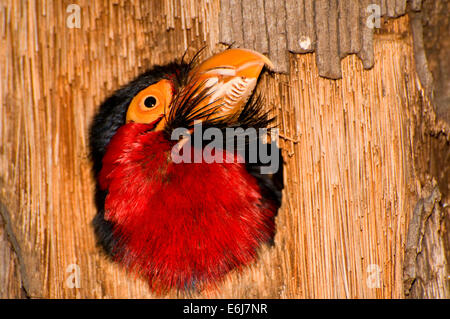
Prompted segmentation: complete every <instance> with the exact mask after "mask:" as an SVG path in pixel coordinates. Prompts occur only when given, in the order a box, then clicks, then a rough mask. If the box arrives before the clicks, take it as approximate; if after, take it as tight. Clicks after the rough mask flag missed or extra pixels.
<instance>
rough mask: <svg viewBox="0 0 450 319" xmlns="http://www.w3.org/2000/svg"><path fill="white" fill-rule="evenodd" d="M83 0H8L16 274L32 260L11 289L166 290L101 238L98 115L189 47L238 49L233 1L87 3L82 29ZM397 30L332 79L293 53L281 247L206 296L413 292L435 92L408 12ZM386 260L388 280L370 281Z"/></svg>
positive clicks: (5, 29) (4, 33)
mask: <svg viewBox="0 0 450 319" xmlns="http://www.w3.org/2000/svg"><path fill="white" fill-rule="evenodd" d="M70 3H71V2H70V1H18V0H2V1H1V2H0V14H1V16H0V78H1V80H0V101H1V106H0V116H1V120H0V140H1V143H2V144H1V149H0V200H1V202H2V203H3V205H4V207H5V209H2V217H3V220H4V222H6V223H8V225H9V226H8V227H9V228H8V227H6V228H5V229H6V230H8V229H9V231H10V232H11V234H13V235H14V237H15V238H16V242H17V246H18V247H12V248H14V249H12V248H11V246H8V245H7V244H5V243H7V241H6V240H4V239H2V240H0V245H2V247H0V249H1V251H0V256H2V258H3V260H0V265H2V266H0V269H4V268H2V267H5V266H4V265H13V266H11V267H17V269H20V270H21V271H20V274H17V276H14V275H11V276H10V275H8V276H9V277H8V278H9V282H8V285H10V286H11V287H15V288H11V292H10V293H9V295H8V294H7V295H6V296H10V297H11V296H14V295H15V296H16V297H20V296H19V295H18V294H19V290H18V289H17V287H19V286H20V285H18V284H17V282H21V284H22V285H23V288H24V290H25V293H26V294H27V295H28V296H30V297H34V298H48V297H50V298H55V297H63V298H64V297H71V298H86V297H89V298H117V297H130V298H137V297H144V298H149V297H154V296H153V295H152V294H151V293H150V292H149V290H148V288H147V285H146V283H145V282H143V281H141V280H139V279H135V278H133V277H130V276H128V275H127V274H126V273H125V272H124V271H123V270H122V269H120V267H119V266H117V265H115V264H112V263H110V262H109V261H108V260H107V259H106V258H105V257H104V256H103V255H102V254H101V253H100V251H99V249H98V248H97V247H96V246H95V240H94V236H93V231H92V228H91V226H90V222H91V219H92V217H93V216H94V214H95V210H94V204H93V190H94V187H93V185H94V184H93V179H92V176H91V172H90V166H91V165H90V161H89V158H88V150H87V130H88V125H89V123H90V120H91V118H92V116H93V114H94V112H95V110H96V108H97V106H98V105H99V103H100V102H101V101H102V100H103V99H104V98H105V97H106V96H107V95H108V94H110V93H111V92H113V91H114V90H115V89H117V88H118V87H119V86H120V85H122V84H125V83H127V82H128V81H129V80H130V79H132V78H133V77H134V76H136V75H137V74H138V73H139V72H141V71H143V70H144V69H145V68H146V67H148V66H150V65H152V64H154V63H164V62H168V61H170V60H172V59H173V58H176V57H180V56H181V55H182V54H183V52H184V51H185V49H186V48H187V47H189V49H188V54H189V55H192V54H193V53H194V52H195V51H196V50H198V48H200V47H201V46H203V45H207V49H206V50H205V55H209V54H210V53H211V52H214V51H218V50H220V49H221V48H223V47H222V46H220V45H219V44H218V37H219V31H218V29H219V27H218V25H219V24H218V14H219V13H218V12H219V7H220V5H219V3H218V1H216V0H214V1H206V0H205V1H200V2H198V3H195V5H194V2H190V3H188V2H184V1H183V2H181V3H182V4H183V5H181V6H180V5H178V6H176V5H174V3H175V2H172V1H164V2H161V4H160V2H157V1H155V2H145V1H125V2H119V1H92V2H90V1H87V0H86V1H78V2H77V3H78V4H79V5H80V7H81V10H82V11H81V12H82V22H81V29H69V28H67V27H66V24H65V23H66V22H65V19H66V17H67V15H68V14H67V13H66V7H67V5H69V4H70ZM150 3H151V4H150ZM383 28H384V29H383V30H382V32H379V34H376V35H375V37H374V56H375V66H374V68H373V69H372V70H369V71H367V70H364V68H363V65H362V63H361V61H360V60H359V59H358V58H357V57H355V56H349V57H347V58H345V59H344V60H343V61H342V64H341V66H342V75H343V78H342V80H327V79H324V78H320V77H319V76H318V70H317V67H316V62H315V61H316V59H315V56H314V54H306V55H291V56H290V60H291V61H290V62H291V63H290V65H291V68H290V71H289V74H287V75H273V76H270V75H267V76H265V77H264V78H263V80H262V81H261V88H260V89H261V91H262V92H264V94H265V96H266V99H267V102H268V105H270V106H272V107H274V108H275V110H276V111H275V112H276V113H277V115H278V116H279V127H280V132H281V135H282V136H283V138H282V139H281V141H280V143H281V145H282V146H283V148H284V157H285V158H286V160H287V164H286V167H285V182H286V188H285V190H284V201H283V209H282V210H281V211H280V213H279V215H278V217H277V236H276V242H275V245H274V247H272V248H267V247H266V248H264V249H263V250H262V251H261V256H260V258H259V261H258V263H256V264H255V265H254V266H252V267H250V268H248V269H245V270H244V271H243V272H242V273H236V274H231V275H230V276H228V277H227V278H226V279H225V282H224V283H223V284H221V285H219V287H218V288H217V289H215V290H211V291H205V292H203V293H201V294H199V295H195V296H193V297H219V298H229V297H234V298H249V297H256V298H260V297H272V298H279V297H281V298H285V297H288V298H306V297H339V298H364V297H374V298H389V297H402V296H403V292H402V289H403V288H402V278H401V274H402V271H401V270H402V258H403V250H404V246H405V240H406V227H407V224H408V220H409V217H410V214H411V212H412V208H413V207H414V203H415V201H416V195H415V194H416V193H417V192H418V189H419V188H420V183H419V181H418V177H417V176H416V175H415V162H414V157H413V156H412V153H413V151H414V149H415V147H416V145H415V143H416V139H415V136H414V134H415V133H414V132H415V131H414V127H415V126H416V125H417V113H418V112H422V109H421V105H422V104H421V103H419V100H420V98H422V94H421V90H420V88H419V85H418V81H417V76H416V73H415V69H414V61H413V55H412V44H411V34H410V32H409V26H408V17H402V18H400V19H397V20H393V21H391V22H389V24H388V25H385V26H384V27H383ZM4 231H5V230H3V231H2V232H4ZM2 234H3V233H0V237H1V236H4V235H2ZM2 238H4V237H2ZM8 249H9V250H10V251H9V252H7V253H4V252H3V250H8ZM13 251H15V252H16V255H17V256H15V254H14V253H13ZM4 256H6V257H4ZM71 264H77V265H79V267H80V270H81V278H80V279H81V281H80V284H81V287H80V288H68V287H67V285H66V279H67V277H68V276H69V275H70V274H69V273H67V272H66V269H67V267H68V266H69V265H71ZM372 264H375V265H377V266H378V267H379V270H380V288H371V287H370V285H368V282H369V281H370V278H369V275H370V273H368V272H367V271H368V267H369V265H372ZM8 267H9V266H8ZM8 269H9V268H8ZM372 274H373V273H372ZM2 276H4V275H2ZM2 278H4V277H1V276H0V279H2ZM368 280H369V281H368ZM0 284H3V283H0ZM375 284H376V283H375ZM0 291H1V290H0ZM167 297H185V295H184V294H182V293H176V292H172V293H170V294H169V295H167Z"/></svg>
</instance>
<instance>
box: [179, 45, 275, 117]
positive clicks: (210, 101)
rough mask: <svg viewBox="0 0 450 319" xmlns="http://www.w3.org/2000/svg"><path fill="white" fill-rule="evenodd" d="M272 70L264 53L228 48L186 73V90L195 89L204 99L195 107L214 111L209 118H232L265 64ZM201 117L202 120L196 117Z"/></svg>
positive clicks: (236, 113)
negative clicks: (187, 75)
mask: <svg viewBox="0 0 450 319" xmlns="http://www.w3.org/2000/svg"><path fill="white" fill-rule="evenodd" d="M265 65H266V66H267V67H268V68H269V69H273V64H272V62H271V61H270V60H269V59H268V58H267V57H265V56H264V55H262V54H260V53H258V52H255V51H252V50H247V49H228V50H226V51H223V52H221V53H219V54H216V55H214V56H212V57H211V58H209V59H207V60H206V61H204V62H203V63H201V64H200V65H199V66H197V67H196V68H194V69H193V70H192V71H191V72H190V74H189V80H188V85H187V87H186V90H187V93H189V92H192V91H191V90H195V89H198V90H199V91H204V93H206V96H207V97H206V98H205V99H204V100H202V102H201V103H200V104H199V105H198V106H197V107H196V110H197V109H200V108H205V107H206V108H208V109H210V110H212V111H213V112H214V114H211V115H209V116H208V119H214V118H219V117H220V118H235V117H238V116H239V114H240V113H241V111H242V109H243V107H244V105H245V103H246V102H247V100H248V99H249V97H250V95H251V94H252V93H253V90H254V89H255V86H256V83H257V80H258V77H259V75H260V73H261V71H262V69H263V67H264V66H265ZM199 120H201V119H199Z"/></svg>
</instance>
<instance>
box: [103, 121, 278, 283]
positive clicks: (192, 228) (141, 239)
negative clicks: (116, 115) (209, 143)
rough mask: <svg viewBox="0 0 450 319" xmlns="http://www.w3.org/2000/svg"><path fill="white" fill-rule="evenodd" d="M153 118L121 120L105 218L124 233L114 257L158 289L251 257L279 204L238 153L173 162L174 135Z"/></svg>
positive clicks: (197, 279)
mask: <svg viewBox="0 0 450 319" xmlns="http://www.w3.org/2000/svg"><path fill="white" fill-rule="evenodd" d="M153 126H154V125H152V124H138V123H128V124H126V125H124V126H122V127H121V128H119V130H118V131H117V133H116V134H115V135H114V136H113V138H112V139H111V142H110V143H109V145H108V147H107V150H106V154H105V156H104V158H103V167H102V169H101V171H100V174H99V183H100V187H101V188H102V189H104V190H108V195H107V197H106V201H105V219H106V220H108V221H110V222H112V223H113V224H114V225H115V226H114V230H113V232H114V235H115V236H114V237H115V238H119V239H120V242H119V243H118V245H116V247H115V251H114V258H115V259H116V260H118V261H120V262H121V263H122V264H124V265H125V266H126V267H127V268H128V269H129V270H131V271H134V272H137V273H139V274H141V275H144V276H145V277H147V278H148V279H149V282H150V284H151V286H152V287H153V288H154V289H161V288H170V287H178V288H188V287H197V286H198V284H200V283H202V282H203V283H208V282H213V281H215V280H217V279H218V278H220V277H222V276H223V275H224V274H226V273H227V272H228V271H230V270H231V269H234V268H236V267H237V268H239V267H240V266H242V265H245V264H248V263H249V262H251V261H253V260H254V258H255V257H256V253H257V249H258V247H259V246H260V243H261V242H266V241H268V240H270V239H271V238H272V236H273V234H274V222H273V218H274V215H275V214H276V211H277V207H275V205H274V204H272V202H271V201H264V200H261V190H260V188H259V186H258V183H257V181H256V179H255V178H254V177H253V176H252V175H250V174H249V173H248V172H247V170H246V169H245V164H242V163H238V162H237V160H236V158H234V160H233V161H232V162H224V163H211V164H207V163H180V164H175V163H173V162H172V161H171V149H172V147H173V145H174V144H175V143H176V142H175V141H170V140H168V139H167V138H166V137H165V135H164V133H163V132H162V131H151V129H152V128H153ZM195 151H197V150H194V149H193V152H195ZM200 151H201V150H200ZM221 185H223V187H221Z"/></svg>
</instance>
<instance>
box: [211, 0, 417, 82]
mask: <svg viewBox="0 0 450 319" xmlns="http://www.w3.org/2000/svg"><path fill="white" fill-rule="evenodd" d="M261 2H263V3H264V6H265V7H266V10H265V11H264V12H260V11H259V10H258V8H259V6H260V4H261ZM421 2H422V1H421V0H418V1H417V0H416V1H412V0H410V1H409V2H408V1H407V0H315V1H313V0H281V1H273V0H264V1H262V0H222V1H221V11H220V23H221V28H220V36H219V38H220V40H221V42H222V43H225V44H234V45H235V46H237V47H239V46H241V45H242V44H244V45H245V46H246V47H247V48H250V49H254V50H257V51H259V52H261V53H268V54H269V57H270V58H271V59H272V60H273V61H276V62H277V63H276V64H275V71H276V72H282V73H289V58H288V56H289V52H288V51H290V52H294V53H306V52H313V51H316V53H317V64H318V68H319V74H320V75H321V76H323V77H326V78H330V79H340V78H341V76H342V71H341V59H342V58H344V57H345V56H347V55H348V54H357V55H358V57H359V58H360V59H361V60H362V61H363V65H364V68H366V69H370V68H372V67H373V64H374V56H373V33H374V28H373V27H370V26H369V25H368V23H367V21H375V20H374V19H373V17H376V16H377V15H378V14H379V17H378V18H380V24H381V18H383V17H384V18H396V17H400V16H402V15H404V14H405V13H407V4H408V3H410V7H411V9H413V10H416V11H417V10H420V7H421ZM373 6H377V9H378V10H379V11H374V8H373ZM247 8H253V9H252V10H245V9H247ZM241 9H244V10H243V12H244V14H243V15H242V14H241V13H240V12H241V11H240V10H241ZM236 11H237V12H239V14H238V16H236ZM255 13H256V14H255ZM244 16H245V18H244V19H242V17H244ZM261 21H262V22H263V26H261V25H260V24H261ZM255 25H257V26H258V29H257V30H264V29H265V30H266V35H267V36H266V37H259V38H258V37H257V36H256V34H260V33H258V32H256V33H255V28H254V26H255ZM375 28H379V26H376V27H375ZM265 30H264V31H265ZM242 34H244V35H245V36H244V39H242ZM267 40H268V42H269V48H268V49H269V50H268V52H266V50H265V42H266V41H267Z"/></svg>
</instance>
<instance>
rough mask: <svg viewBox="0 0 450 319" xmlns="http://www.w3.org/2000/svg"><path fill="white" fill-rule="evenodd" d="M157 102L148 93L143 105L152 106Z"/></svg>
mask: <svg viewBox="0 0 450 319" xmlns="http://www.w3.org/2000/svg"><path fill="white" fill-rule="evenodd" d="M157 104H158V100H157V99H156V97H154V96H153V95H149V96H147V97H146V98H145V99H144V105H145V107H146V108H149V109H151V108H153V107H155V106H156V105H157Z"/></svg>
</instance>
